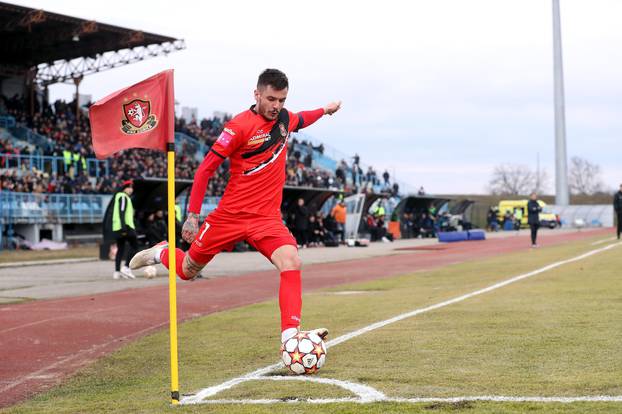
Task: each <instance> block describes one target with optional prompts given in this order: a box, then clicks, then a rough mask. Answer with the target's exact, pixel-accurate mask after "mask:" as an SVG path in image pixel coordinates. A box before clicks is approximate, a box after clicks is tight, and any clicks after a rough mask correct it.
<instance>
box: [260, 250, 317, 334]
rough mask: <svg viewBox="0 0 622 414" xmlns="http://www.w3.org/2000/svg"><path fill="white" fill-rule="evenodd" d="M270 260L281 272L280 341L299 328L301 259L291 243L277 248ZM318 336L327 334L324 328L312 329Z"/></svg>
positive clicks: (296, 331) (295, 332)
mask: <svg viewBox="0 0 622 414" xmlns="http://www.w3.org/2000/svg"><path fill="white" fill-rule="evenodd" d="M270 260H271V261H272V263H273V264H274V266H276V268H277V269H278V270H279V272H280V274H281V282H280V286H279V307H280V309H281V342H285V341H286V340H288V339H289V338H291V337H293V336H294V335H296V334H297V333H298V331H299V329H300V317H301V313H302V280H301V267H302V261H301V260H300V257H299V256H298V249H297V248H296V247H295V246H292V245H289V244H288V245H283V246H281V247H279V248H277V249H276V250H275V251H274V253H272V256H271V257H270ZM312 332H314V333H316V334H317V335H318V336H319V337H320V338H322V339H324V338H325V337H326V335H328V330H327V329H325V328H319V329H314V330H313V331H312Z"/></svg>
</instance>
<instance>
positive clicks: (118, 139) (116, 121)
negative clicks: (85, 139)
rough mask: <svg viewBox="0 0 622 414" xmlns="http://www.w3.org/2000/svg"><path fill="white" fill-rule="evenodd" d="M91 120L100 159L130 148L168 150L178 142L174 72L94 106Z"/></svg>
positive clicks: (112, 95) (94, 145) (115, 93)
mask: <svg viewBox="0 0 622 414" xmlns="http://www.w3.org/2000/svg"><path fill="white" fill-rule="evenodd" d="M89 117H90V120H91V135H92V136H93V149H94V150H95V155H96V156H97V158H100V159H101V158H106V157H109V156H110V155H112V154H114V153H115V152H118V151H121V150H124V149H127V148H150V149H156V150H160V151H166V144H167V143H168V142H174V139H175V136H174V134H175V98H174V93H173V70H172V69H169V70H165V71H164V72H160V73H158V74H157V75H154V76H152V77H150V78H148V79H145V80H144V81H142V82H139V83H137V84H135V85H132V86H130V87H129V88H125V89H121V90H120V91H117V92H114V93H113V94H111V95H108V96H106V97H105V98H103V99H101V100H100V101H98V102H96V103H95V104H93V105H92V106H91V108H90V110H89Z"/></svg>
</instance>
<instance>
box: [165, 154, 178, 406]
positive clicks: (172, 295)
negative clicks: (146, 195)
mask: <svg viewBox="0 0 622 414" xmlns="http://www.w3.org/2000/svg"><path fill="white" fill-rule="evenodd" d="M167 156H168V162H167V174H166V175H167V184H168V186H167V187H168V263H169V266H168V295H169V296H168V301H169V316H170V339H171V404H173V405H177V404H179V369H178V361H177V284H176V282H177V272H176V269H177V267H176V263H175V143H174V142H172V143H168V144H167Z"/></svg>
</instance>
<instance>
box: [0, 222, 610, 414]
mask: <svg viewBox="0 0 622 414" xmlns="http://www.w3.org/2000/svg"><path fill="white" fill-rule="evenodd" d="M608 231H610V230H607V229H603V230H595V231H584V232H576V233H561V234H557V235H547V237H542V238H541V241H542V245H543V246H547V245H554V244H560V243H563V242H567V241H572V240H578V239H583V238H586V237H593V236H597V235H601V234H605V233H606V232H608ZM528 243H529V242H528V241H527V238H526V237H524V236H519V237H507V238H497V239H492V240H487V241H482V242H462V243H454V244H447V245H442V248H441V249H436V250H431V249H425V250H423V249H422V250H418V251H416V252H413V253H412V254H407V253H406V254H399V255H393V256H381V257H374V258H367V259H359V260H356V261H343V262H333V263H324V264H315V265H310V266H306V267H305V268H304V272H303V283H304V290H305V291H306V292H308V291H311V290H315V289H320V288H325V287H330V286H335V285H340V284H344V283H350V282H360V281H367V280H372V279H377V278H382V277H389V276H395V275H400V274H406V273H411V272H414V271H418V270H424V269H433V268H437V267H441V266H443V265H447V264H452V263H459V262H465V261H468V260H472V259H481V258H486V257H491V256H495V255H497V254H503V253H509V252H515V251H520V250H527V249H528V248H529V247H528V246H529V244H528ZM277 289H278V277H276V274H275V272H273V271H264V272H257V273H250V274H246V275H242V276H236V277H221V278H215V279H210V280H201V281H197V282H192V283H179V284H178V306H179V307H178V314H179V319H180V320H187V319H190V318H194V317H197V316H201V315H207V314H210V313H212V312H216V311H221V310H225V309H231V308H235V307H239V306H243V305H248V304H251V303H256V302H261V301H265V300H268V299H272V298H275V297H276V294H277ZM275 318H276V319H275V321H277V320H278V318H277V316H276V315H275ZM276 323H277V322H275V324H276ZM167 324H168V286H155V287H148V288H138V289H129V290H125V291H120V292H111V293H104V294H97V295H87V296H79V297H72V298H64V299H54V300H41V301H36V302H29V303H24V304H16V305H4V306H0V355H1V358H2V360H1V365H0V407H5V406H9V405H12V404H15V403H16V402H19V401H21V400H24V399H27V398H29V397H31V396H33V395H34V394H36V393H38V392H41V391H43V390H45V389H47V388H49V387H51V386H53V385H55V384H58V383H59V382H60V381H61V380H62V379H64V378H66V377H67V376H68V375H71V374H73V373H75V372H76V371H77V370H78V369H79V368H80V367H83V366H85V365H87V364H90V363H92V362H93V361H94V360H96V359H97V358H99V357H101V356H103V355H106V354H108V353H110V352H112V351H114V350H116V349H118V348H119V347H121V346H122V345H123V344H125V343H127V342H128V341H131V340H134V339H136V338H139V337H141V336H144V335H146V334H148V333H150V332H153V331H155V330H157V329H160V328H163V327H164V326H166V325H167ZM9 356H10V357H9Z"/></svg>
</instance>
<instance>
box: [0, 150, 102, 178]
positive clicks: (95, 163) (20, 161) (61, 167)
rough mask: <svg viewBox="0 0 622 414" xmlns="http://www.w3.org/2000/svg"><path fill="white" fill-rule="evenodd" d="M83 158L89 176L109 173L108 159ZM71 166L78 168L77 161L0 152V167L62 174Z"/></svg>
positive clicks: (75, 169)
mask: <svg viewBox="0 0 622 414" xmlns="http://www.w3.org/2000/svg"><path fill="white" fill-rule="evenodd" d="M85 160H86V170H87V172H88V175H89V176H91V177H99V176H100V175H110V161H109V160H98V159H96V158H85ZM80 162H81V161H80ZM72 166H73V168H74V171H78V170H79V167H80V166H79V162H72V163H69V164H67V163H65V160H64V158H63V157H59V156H52V155H35V154H30V155H21V154H20V155H17V154H0V168H17V169H18V170H21V171H32V170H33V169H37V170H39V171H44V172H47V173H49V174H57V175H59V174H60V175H64V174H66V173H67V172H68V171H69V168H70V167H72Z"/></svg>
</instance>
